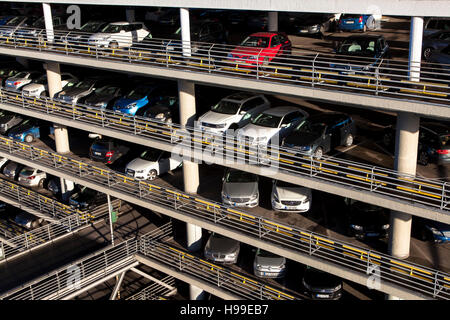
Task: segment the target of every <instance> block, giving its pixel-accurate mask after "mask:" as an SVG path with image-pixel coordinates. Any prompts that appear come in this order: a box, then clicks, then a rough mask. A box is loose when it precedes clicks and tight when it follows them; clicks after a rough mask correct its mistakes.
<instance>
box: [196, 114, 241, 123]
mask: <svg viewBox="0 0 450 320" xmlns="http://www.w3.org/2000/svg"><path fill="white" fill-rule="evenodd" d="M240 117H241V116H240V115H236V114H224V113H218V112H214V111H208V112H207V113H205V114H204V115H202V116H201V117H200V118H199V119H198V121H200V122H206V123H211V124H221V123H228V122H236V121H239V119H240Z"/></svg>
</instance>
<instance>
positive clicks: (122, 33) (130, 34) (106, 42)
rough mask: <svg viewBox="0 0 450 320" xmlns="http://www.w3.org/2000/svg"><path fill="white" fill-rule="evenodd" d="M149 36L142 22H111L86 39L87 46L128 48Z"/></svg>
mask: <svg viewBox="0 0 450 320" xmlns="http://www.w3.org/2000/svg"><path fill="white" fill-rule="evenodd" d="M149 34H150V31H149V30H148V29H147V27H146V26H145V25H144V24H143V23H142V22H111V23H109V24H108V25H107V26H105V27H104V28H103V29H102V30H101V31H100V32H98V33H94V34H93V35H91V36H90V37H89V39H88V44H89V45H91V46H96V47H99V48H110V49H117V48H129V47H131V46H132V45H133V44H135V43H136V42H141V41H142V40H144V38H145V37H147V36H148V35H149Z"/></svg>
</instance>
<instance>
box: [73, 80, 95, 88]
mask: <svg viewBox="0 0 450 320" xmlns="http://www.w3.org/2000/svg"><path fill="white" fill-rule="evenodd" d="M91 86H92V81H81V82H78V83H77V84H76V85H75V88H78V89H89V88H90V87H91Z"/></svg>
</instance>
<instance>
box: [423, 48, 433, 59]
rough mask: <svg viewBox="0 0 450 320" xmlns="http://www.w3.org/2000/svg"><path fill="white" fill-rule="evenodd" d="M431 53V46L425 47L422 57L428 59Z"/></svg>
mask: <svg viewBox="0 0 450 320" xmlns="http://www.w3.org/2000/svg"><path fill="white" fill-rule="evenodd" d="M432 53H433V48H430V47H428V48H425V50H423V57H424V58H425V60H428V59H429V58H430V57H431V54H432Z"/></svg>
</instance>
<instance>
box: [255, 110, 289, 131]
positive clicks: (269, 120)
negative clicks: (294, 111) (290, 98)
mask: <svg viewBox="0 0 450 320" xmlns="http://www.w3.org/2000/svg"><path fill="white" fill-rule="evenodd" d="M281 119H282V117H278V116H274V115H271V114H266V113H261V114H260V115H259V116H257V117H256V118H255V119H253V120H252V123H253V124H255V125H257V126H262V127H268V128H278V126H279V124H280V121H281Z"/></svg>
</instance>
